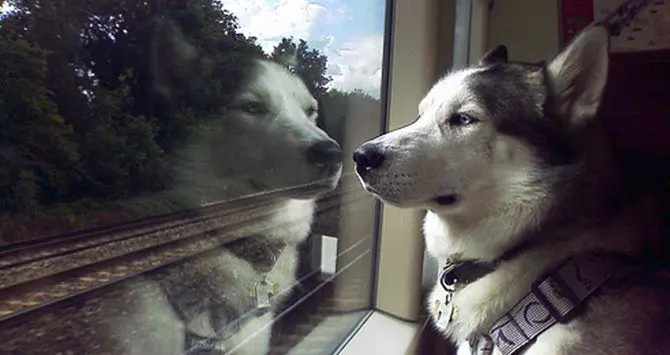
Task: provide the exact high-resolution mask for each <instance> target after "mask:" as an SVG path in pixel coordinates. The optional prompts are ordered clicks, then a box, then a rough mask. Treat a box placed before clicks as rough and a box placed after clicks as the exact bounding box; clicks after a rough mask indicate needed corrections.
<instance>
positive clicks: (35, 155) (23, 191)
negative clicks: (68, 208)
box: [0, 36, 78, 211]
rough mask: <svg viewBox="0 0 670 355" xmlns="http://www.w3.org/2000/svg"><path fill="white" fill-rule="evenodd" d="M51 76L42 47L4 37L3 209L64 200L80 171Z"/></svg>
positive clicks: (0, 47)
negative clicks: (46, 82)
mask: <svg viewBox="0 0 670 355" xmlns="http://www.w3.org/2000/svg"><path fill="white" fill-rule="evenodd" d="M46 75H47V66H46V62H45V60H44V53H43V51H42V50H41V49H40V48H38V47H35V46H33V45H31V44H30V43H28V42H26V41H25V40H21V39H19V40H14V39H10V38H7V37H3V36H0V210H4V211H7V210H27V211H31V210H34V209H36V208H37V205H38V203H39V201H40V200H42V201H43V200H47V199H50V200H54V199H65V198H67V197H68V195H69V192H70V185H71V184H70V182H71V181H72V180H73V179H75V175H76V174H77V170H78V154H77V150H78V149H77V145H76V143H75V142H73V140H72V130H71V127H70V126H69V125H67V124H66V123H65V122H64V120H63V118H62V117H61V116H60V115H59V113H58V110H57V107H56V105H55V103H54V102H53V101H52V100H51V99H50V97H49V91H48V90H47V89H46V88H45V87H44V80H45V77H46ZM63 167H68V169H63Z"/></svg>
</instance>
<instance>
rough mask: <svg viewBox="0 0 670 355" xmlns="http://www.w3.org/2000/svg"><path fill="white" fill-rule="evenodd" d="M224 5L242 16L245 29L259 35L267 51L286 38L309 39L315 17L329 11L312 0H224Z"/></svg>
mask: <svg viewBox="0 0 670 355" xmlns="http://www.w3.org/2000/svg"><path fill="white" fill-rule="evenodd" d="M221 3H222V4H223V5H224V8H225V9H227V10H229V11H231V12H232V13H233V14H234V15H235V16H237V18H238V19H239V24H240V27H241V28H242V32H243V33H245V34H246V35H250V36H255V37H257V38H258V40H259V42H260V45H261V46H262V47H263V50H264V51H265V52H268V53H269V52H271V51H272V49H273V48H274V46H275V45H277V43H279V41H280V40H281V39H282V37H291V36H293V37H296V38H302V39H307V38H309V37H310V34H311V29H312V27H313V26H314V23H315V22H316V21H315V20H316V19H317V17H319V15H320V14H321V13H322V12H323V11H324V10H325V7H324V6H323V5H320V4H317V3H314V2H312V1H310V0H278V1H277V3H276V4H274V5H271V4H270V3H269V1H267V0H221Z"/></svg>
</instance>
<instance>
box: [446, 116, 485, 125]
mask: <svg viewBox="0 0 670 355" xmlns="http://www.w3.org/2000/svg"><path fill="white" fill-rule="evenodd" d="M448 122H449V125H451V126H468V125H471V124H473V123H477V122H478V120H477V119H476V118H472V117H470V116H468V115H464V114H462V113H455V114H453V115H451V117H449V120H448Z"/></svg>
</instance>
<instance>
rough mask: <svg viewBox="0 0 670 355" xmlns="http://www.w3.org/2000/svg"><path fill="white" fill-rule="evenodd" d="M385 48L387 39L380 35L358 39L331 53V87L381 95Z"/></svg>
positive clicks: (375, 95) (329, 69) (329, 71)
mask: <svg viewBox="0 0 670 355" xmlns="http://www.w3.org/2000/svg"><path fill="white" fill-rule="evenodd" d="M383 48H384V38H383V36H382V35H377V36H369V37H360V38H355V39H353V40H351V41H349V42H347V43H345V44H344V46H342V48H340V49H338V50H335V51H333V52H332V53H327V55H328V64H329V65H328V73H329V75H331V76H332V77H333V81H332V82H331V86H332V87H333V88H336V89H339V90H343V91H352V90H354V89H360V90H362V91H364V92H366V93H368V94H369V95H371V96H373V97H376V98H379V95H380V86H381V80H382V54H383Z"/></svg>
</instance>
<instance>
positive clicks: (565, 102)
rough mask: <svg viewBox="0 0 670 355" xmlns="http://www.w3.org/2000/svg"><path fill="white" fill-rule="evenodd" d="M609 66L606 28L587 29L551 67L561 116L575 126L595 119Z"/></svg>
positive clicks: (550, 75) (551, 80)
mask: <svg viewBox="0 0 670 355" xmlns="http://www.w3.org/2000/svg"><path fill="white" fill-rule="evenodd" d="M608 64H609V31H608V29H607V28H606V27H605V26H602V25H592V26H589V27H587V28H586V29H584V30H583V31H582V32H581V33H580V34H579V35H578V36H577V38H575V39H574V40H573V41H572V42H571V43H570V44H569V45H568V46H567V47H566V48H565V49H564V50H563V51H562V52H561V53H559V54H558V55H557V56H556V58H554V59H553V60H552V61H551V62H550V63H549V65H548V66H547V74H548V77H549V81H550V84H551V85H552V88H553V91H554V94H555V95H556V104H557V109H558V111H559V114H560V115H561V116H562V117H566V118H569V119H570V120H571V123H573V124H581V123H583V122H584V121H585V120H588V119H591V118H593V117H595V115H596V113H597V111H598V106H600V101H601V98H602V94H603V91H604V89H605V84H606V83H607V72H608Z"/></svg>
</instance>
